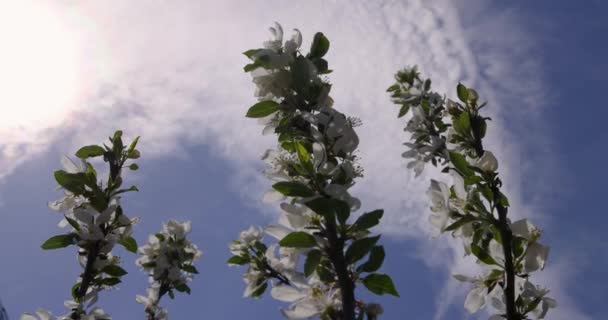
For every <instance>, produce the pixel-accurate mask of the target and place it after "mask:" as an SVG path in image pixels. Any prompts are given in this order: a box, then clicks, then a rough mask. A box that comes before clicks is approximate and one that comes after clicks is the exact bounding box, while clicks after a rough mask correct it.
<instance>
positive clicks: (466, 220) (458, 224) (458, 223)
mask: <svg viewBox="0 0 608 320" xmlns="http://www.w3.org/2000/svg"><path fill="white" fill-rule="evenodd" d="M475 220H477V218H476V217H475V216H473V215H470V214H467V215H464V216H463V217H462V218H460V219H458V220H456V222H454V223H452V224H451V225H449V226H447V227H446V228H445V229H443V231H453V230H456V229H458V228H460V227H462V226H463V225H465V224H467V223H469V222H472V221H475Z"/></svg>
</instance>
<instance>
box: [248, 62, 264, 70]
mask: <svg viewBox="0 0 608 320" xmlns="http://www.w3.org/2000/svg"><path fill="white" fill-rule="evenodd" d="M263 65H264V63H263V62H262V61H260V60H256V61H255V62H253V63H250V64H247V65H245V67H243V70H244V71H245V72H249V71H253V70H255V69H257V68H259V67H262V66H263Z"/></svg>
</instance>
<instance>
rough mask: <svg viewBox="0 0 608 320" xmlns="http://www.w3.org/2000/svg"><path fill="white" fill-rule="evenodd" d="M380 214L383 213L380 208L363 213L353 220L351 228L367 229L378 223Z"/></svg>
mask: <svg viewBox="0 0 608 320" xmlns="http://www.w3.org/2000/svg"><path fill="white" fill-rule="evenodd" d="M382 215H384V210H382V209H378V210H374V211H372V212H368V213H364V214H362V215H361V216H360V217H359V218H358V219H357V221H355V223H354V224H353V228H354V229H355V230H367V229H369V228H371V227H373V226H375V225H377V224H378V223H380V219H381V218H382Z"/></svg>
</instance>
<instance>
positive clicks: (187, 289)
mask: <svg viewBox="0 0 608 320" xmlns="http://www.w3.org/2000/svg"><path fill="white" fill-rule="evenodd" d="M175 290H177V291H179V292H186V293H187V294H190V293H191V290H190V287H189V286H188V285H187V284H185V283H178V284H177V285H175Z"/></svg>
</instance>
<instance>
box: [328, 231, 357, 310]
mask: <svg viewBox="0 0 608 320" xmlns="http://www.w3.org/2000/svg"><path fill="white" fill-rule="evenodd" d="M326 227H327V235H328V240H329V249H328V251H329V252H328V253H329V258H330V259H331V263H332V264H333V266H334V269H335V270H336V273H337V275H338V285H339V286H340V293H341V294H342V314H343V319H342V320H355V284H354V283H353V280H352V278H351V277H350V275H349V273H348V268H347V265H346V260H345V258H344V242H343V241H341V240H340V239H338V232H337V230H336V224H335V222H334V221H327V226H326Z"/></svg>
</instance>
